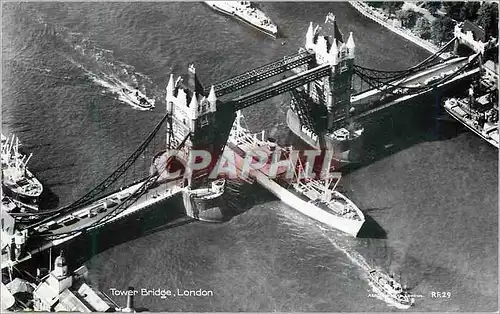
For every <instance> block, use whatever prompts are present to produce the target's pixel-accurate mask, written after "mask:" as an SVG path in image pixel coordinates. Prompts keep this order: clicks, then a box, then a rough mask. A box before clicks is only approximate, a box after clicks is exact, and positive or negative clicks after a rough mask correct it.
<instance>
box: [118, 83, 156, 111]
mask: <svg viewBox="0 0 500 314" xmlns="http://www.w3.org/2000/svg"><path fill="white" fill-rule="evenodd" d="M120 96H122V97H123V98H124V99H123V100H125V101H127V102H129V103H132V104H133V105H134V106H137V107H140V108H142V109H146V110H150V109H153V108H154V107H155V105H154V100H151V99H148V98H147V97H146V96H145V95H144V94H142V93H141V92H140V91H139V90H135V91H134V90H132V89H130V88H127V87H123V88H122V89H121V90H120Z"/></svg>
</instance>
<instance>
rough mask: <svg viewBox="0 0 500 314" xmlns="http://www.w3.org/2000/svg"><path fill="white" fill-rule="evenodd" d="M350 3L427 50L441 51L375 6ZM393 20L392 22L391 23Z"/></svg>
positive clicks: (359, 10) (442, 56) (443, 56)
mask: <svg viewBox="0 0 500 314" xmlns="http://www.w3.org/2000/svg"><path fill="white" fill-rule="evenodd" d="M349 4H350V5H351V6H352V7H354V8H355V9H356V10H358V12H360V13H361V14H363V15H364V16H366V17H368V18H369V19H371V20H372V21H374V22H376V23H378V24H380V25H382V26H384V27H386V28H387V29H389V30H391V31H392V32H394V33H396V34H398V35H400V36H402V37H404V38H405V39H407V40H409V41H411V42H413V43H414V44H416V45H419V46H420V47H422V48H424V49H425V50H427V51H429V52H430V53H432V54H435V53H436V52H438V51H439V49H440V47H438V46H436V45H434V44H433V43H431V42H430V41H427V40H424V39H422V38H420V37H418V36H417V35H415V34H413V33H412V32H411V30H409V29H407V28H404V27H399V26H396V25H394V22H396V21H397V20H396V19H388V18H387V17H385V16H384V15H383V14H381V13H380V12H378V11H377V10H375V9H374V8H372V7H370V6H369V5H367V4H366V3H364V2H363V1H349ZM391 22H392V24H391ZM440 57H441V58H443V59H444V58H445V57H447V54H443V55H441V56H440Z"/></svg>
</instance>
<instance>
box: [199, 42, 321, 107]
mask: <svg viewBox="0 0 500 314" xmlns="http://www.w3.org/2000/svg"><path fill="white" fill-rule="evenodd" d="M314 60H315V56H314V55H313V54H310V53H308V52H306V51H304V52H299V53H297V54H295V55H292V56H285V57H283V59H280V60H276V61H274V62H271V63H269V64H266V65H264V66H261V67H258V68H256V69H252V70H250V71H248V72H245V73H242V74H240V75H237V76H234V77H232V78H229V79H227V80H225V81H222V82H220V83H216V84H215V85H214V88H215V95H216V96H217V97H220V96H223V95H226V94H229V93H232V92H234V91H236V90H239V89H241V88H244V87H247V86H250V85H252V84H254V83H257V82H260V81H262V80H264V79H267V78H270V77H272V76H275V75H278V74H281V73H284V72H286V71H288V70H292V69H294V68H297V67H299V66H301V65H304V64H308V63H311V62H313V61H314ZM209 91H210V88H207V89H205V95H208V93H209Z"/></svg>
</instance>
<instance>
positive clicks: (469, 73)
mask: <svg viewBox="0 0 500 314" xmlns="http://www.w3.org/2000/svg"><path fill="white" fill-rule="evenodd" d="M323 29H324V30H326V31H327V33H326V34H323V35H321V34H320V32H321V28H320V27H319V25H318V26H316V27H314V26H313V24H312V23H311V24H310V25H309V28H308V30H307V33H306V36H305V37H306V38H305V47H304V48H302V49H301V50H300V52H299V53H297V54H295V55H292V56H289V57H286V56H285V57H284V58H283V59H280V60H277V61H275V62H272V63H269V64H267V65H264V66H261V67H258V68H256V69H253V70H250V71H247V72H245V73H243V74H240V75H237V76H234V77H232V78H230V79H227V80H224V81H222V82H220V83H216V84H213V85H211V86H210V87H209V88H208V87H207V88H204V87H203V85H202V84H201V82H200V80H199V79H198V77H197V75H196V69H195V67H194V65H190V66H189V68H188V78H187V80H186V82H185V83H184V82H183V80H182V79H181V78H178V79H177V80H174V76H173V74H171V75H170V78H169V82H168V84H167V87H166V98H165V100H166V115H165V116H164V117H163V118H162V120H161V121H160V122H159V123H158V125H157V127H155V129H154V130H153V132H152V133H151V134H150V135H149V136H148V137H147V138H146V139H145V140H144V142H143V143H142V144H141V145H140V146H139V147H138V148H137V150H136V151H135V152H134V153H133V154H132V155H131V156H130V157H128V158H127V160H125V162H124V163H123V164H122V165H121V166H120V167H118V168H117V170H116V171H114V172H113V173H112V174H111V175H109V176H108V177H107V178H106V179H105V180H104V181H103V182H102V183H100V184H99V185H97V186H96V188H94V189H92V190H91V191H90V192H88V193H87V194H85V195H84V196H83V197H81V198H79V199H78V200H76V201H75V202H73V203H71V204H70V205H67V206H64V207H62V208H60V209H57V210H53V211H46V212H40V213H36V214H34V213H19V214H13V215H11V216H12V217H15V218H16V219H21V218H23V217H25V216H26V217H29V216H31V217H33V216H38V217H39V218H41V217H45V218H44V219H41V220H40V219H38V221H37V222H34V223H33V222H30V223H25V224H24V225H23V226H22V227H19V226H18V227H16V228H15V231H14V224H15V222H14V218H12V217H11V218H12V219H11V220H9V222H8V223H7V225H9V226H11V227H12V228H5V229H4V228H2V233H3V235H4V236H3V237H2V238H3V239H7V240H5V241H7V242H5V241H4V240H2V249H5V248H6V247H7V248H9V249H8V251H9V252H10V251H12V252H11V253H9V254H10V256H11V258H10V261H7V262H6V263H5V264H2V268H4V267H7V266H11V265H14V264H15V263H17V262H18V261H20V260H22V259H27V258H29V257H30V256H31V255H30V254H27V255H26V254H24V257H20V256H23V254H20V252H23V251H25V252H28V253H29V252H31V254H35V253H37V252H40V251H43V250H45V249H47V248H49V247H51V246H54V245H58V244H60V243H63V242H64V241H68V240H69V239H71V238H74V237H75V236H77V235H80V234H84V233H85V232H86V231H88V230H92V229H96V228H99V227H100V226H103V225H105V224H109V223H112V222H113V221H116V220H117V219H121V218H124V217H126V216H128V215H130V214H132V213H134V212H137V211H139V210H142V208H145V207H148V206H150V205H151V204H153V203H155V202H158V201H160V200H163V199H166V198H169V197H171V196H172V195H174V194H176V193H179V192H185V191H188V192H189V191H190V190H191V189H193V188H197V187H199V186H200V185H201V184H203V182H204V180H205V179H206V177H207V175H208V174H209V173H210V172H211V171H212V170H213V169H214V167H216V165H217V162H218V160H219V157H220V156H221V154H222V151H223V149H224V146H225V144H226V141H227V137H228V135H229V132H230V130H231V126H232V124H233V121H234V119H235V117H236V111H237V110H241V109H243V108H247V107H249V106H251V105H254V104H256V103H259V102H261V101H264V100H266V99H270V98H272V97H275V96H277V95H280V94H283V93H286V92H290V93H291V94H292V105H293V110H292V111H293V115H295V117H296V118H295V119H296V122H297V123H298V124H299V129H301V128H302V129H305V131H304V132H308V133H309V134H313V135H314V134H315V136H316V137H317V138H318V142H319V143H320V145H326V144H325V138H326V137H327V136H330V137H331V133H332V132H333V131H335V130H336V129H338V128H340V127H343V126H344V125H345V124H346V123H347V121H349V120H352V119H358V118H364V117H366V116H368V115H370V114H371V113H374V112H377V111H379V110H383V109H385V108H387V107H390V106H393V105H397V104H401V103H404V102H405V101H406V100H408V99H410V98H415V97H420V96H422V95H425V94H427V93H430V92H432V91H434V90H436V89H444V88H449V87H450V86H452V85H453V84H454V83H457V82H459V81H461V80H464V79H470V77H473V76H474V75H477V74H478V72H479V68H478V60H479V59H480V58H481V55H480V54H479V53H478V54H476V55H474V56H471V57H469V58H451V59H448V60H446V61H443V60H442V59H441V58H438V57H439V56H440V55H441V54H442V53H444V51H445V48H448V47H450V46H452V45H453V43H454V42H453V40H452V41H451V42H450V43H448V44H447V45H445V47H444V48H443V49H442V50H440V51H439V52H438V53H437V54H435V55H433V56H430V57H429V58H427V59H426V60H424V61H422V62H421V63H419V64H417V65H416V66H413V67H411V68H409V69H405V70H400V71H379V70H375V69H368V68H364V67H360V66H357V65H355V64H354V59H355V50H356V46H355V42H354V36H353V34H352V33H350V34H349V37H348V39H347V41H345V42H344V37H343V36H342V34H341V32H340V30H339V29H338V27H337V24H336V21H335V17H334V16H333V15H331V14H329V15H328V16H327V18H326V21H325V25H324V26H323ZM454 40H456V39H454ZM289 72H291V73H292V74H289ZM280 74H287V76H285V77H284V78H283V77H282V76H281V75H280ZM356 76H357V77H358V78H359V79H360V80H362V81H363V82H365V84H366V85H367V86H368V89H365V90H363V88H362V86H361V88H360V86H354V85H355V80H354V78H355V77H356ZM273 77H278V79H275V80H274V81H272V82H269V84H267V85H266V86H264V87H259V88H256V89H254V90H250V91H248V92H246V93H244V94H243V95H240V96H237V97H232V96H231V93H233V92H235V91H237V90H239V89H242V88H248V87H251V86H252V85H253V84H255V83H257V82H261V81H264V80H269V79H271V78H273ZM353 87H354V88H355V89H356V91H355V92H353ZM290 112H291V111H289V113H290ZM290 116H291V115H290ZM292 120H293V119H292ZM292 120H290V121H292ZM290 121H289V115H287V122H290ZM292 122H293V121H292ZM162 126H165V127H166V131H165V133H166V142H164V143H165V145H164V146H165V150H164V151H162V152H160V153H157V154H156V155H154V157H153V163H152V165H151V167H150V169H149V172H148V173H147V174H145V175H144V176H143V178H144V179H142V180H139V181H138V182H134V183H133V184H128V185H127V186H125V187H124V188H122V187H120V188H119V189H116V182H118V181H117V180H118V179H119V178H123V177H124V174H125V173H126V172H127V171H130V170H129V169H131V168H132V167H133V166H134V165H135V163H137V160H138V158H139V156H140V155H141V154H143V153H144V152H145V150H147V149H148V147H149V148H150V147H151V146H152V144H151V143H152V142H153V141H154V139H158V138H162V141H164V140H165V133H162V132H160V131H159V130H160V127H162ZM289 126H290V124H289ZM299 131H300V130H299ZM309 144H311V143H309ZM311 145H312V146H314V145H315V143H312V144H311ZM327 146H328V145H327ZM322 147H324V146H322ZM169 150H175V152H176V155H175V156H171V155H169ZM192 150H208V151H210V152H211V153H212V161H211V163H210V164H209V165H207V167H205V168H204V169H203V170H193V169H190V168H189V167H185V169H183V171H184V172H183V173H182V176H181V178H180V179H179V178H175V179H172V178H170V177H169V174H170V173H171V172H173V171H174V168H175V167H174V165H176V164H178V163H176V161H180V163H181V164H182V163H184V164H186V163H187V162H189V158H190V152H191V151H192ZM181 168H182V167H181ZM113 184H115V185H113ZM113 187H115V190H112V189H113ZM188 214H189V213H188ZM195 216H196V215H195ZM9 219H10V218H9ZM3 224H4V221H2V225H3ZM2 254H7V253H5V250H3V252H2ZM9 254H8V255H9ZM13 256H14V258H12V257H13ZM4 260H5V259H4Z"/></svg>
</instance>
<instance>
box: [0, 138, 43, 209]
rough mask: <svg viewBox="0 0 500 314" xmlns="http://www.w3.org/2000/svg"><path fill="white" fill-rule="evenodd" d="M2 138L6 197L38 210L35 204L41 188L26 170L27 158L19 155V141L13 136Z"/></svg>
mask: <svg viewBox="0 0 500 314" xmlns="http://www.w3.org/2000/svg"><path fill="white" fill-rule="evenodd" d="M4 138H5V137H2V147H1V159H2V188H3V191H4V193H5V195H6V196H8V197H10V198H11V199H12V201H14V202H15V203H16V204H18V205H24V206H25V207H29V208H31V209H38V208H37V203H38V199H39V197H40V195H41V194H42V191H43V186H42V184H41V183H40V181H38V179H37V178H35V176H34V175H33V174H32V173H31V172H30V171H29V170H28V167H27V164H28V162H29V160H30V159H31V156H33V154H30V155H29V156H28V157H26V156H25V155H23V154H21V153H19V140H18V139H17V137H15V136H14V135H13V136H12V137H11V138H10V139H7V140H5V141H3V139H4Z"/></svg>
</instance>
